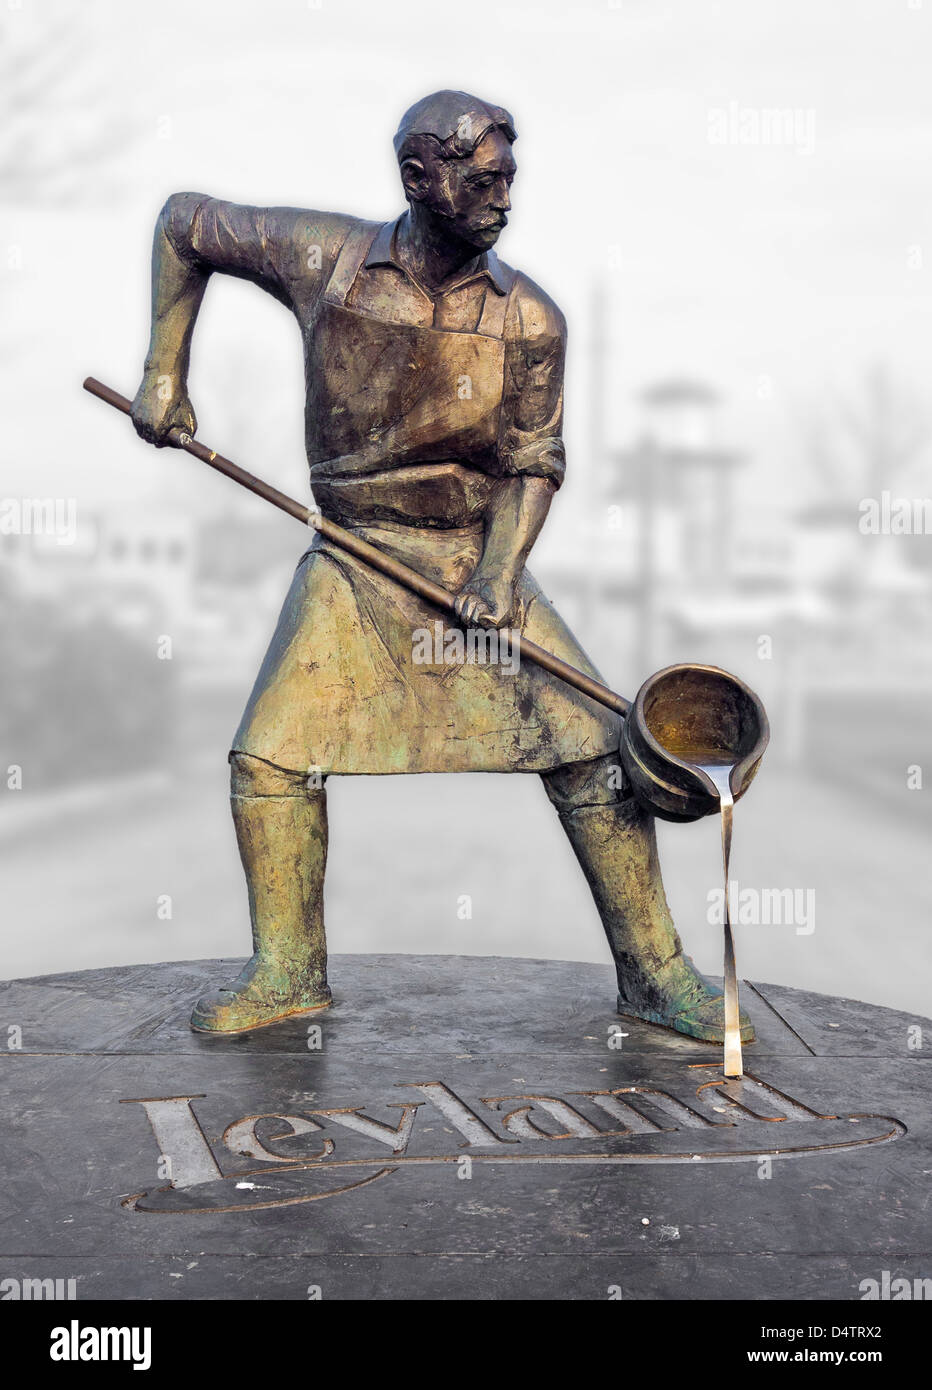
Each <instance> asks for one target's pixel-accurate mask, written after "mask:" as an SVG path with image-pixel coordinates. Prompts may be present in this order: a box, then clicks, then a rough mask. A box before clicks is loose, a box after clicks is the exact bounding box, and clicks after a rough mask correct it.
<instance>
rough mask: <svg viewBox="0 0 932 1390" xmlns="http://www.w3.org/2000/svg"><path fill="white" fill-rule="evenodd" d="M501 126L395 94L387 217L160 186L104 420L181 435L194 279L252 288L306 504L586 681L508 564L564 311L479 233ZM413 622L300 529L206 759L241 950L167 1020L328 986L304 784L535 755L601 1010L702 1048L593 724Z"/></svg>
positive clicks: (411, 600) (610, 752) (318, 795)
mask: <svg viewBox="0 0 932 1390" xmlns="http://www.w3.org/2000/svg"><path fill="white" fill-rule="evenodd" d="M514 140H515V129H514V123H513V121H512V118H511V116H510V115H509V113H508V112H507V111H505V110H504V109H503V108H501V107H498V106H492V105H490V104H488V103H486V102H484V101H480V100H479V99H478V98H476V97H473V96H469V95H467V94H465V93H463V92H451V91H445V92H437V93H435V94H433V95H432V96H429V97H426V98H425V99H424V100H423V101H420V102H418V103H417V104H416V105H415V106H413V107H411V109H410V110H409V111H408V112H406V114H405V115H404V117H403V118H402V121H401V125H400V127H399V130H398V133H397V135H396V136H395V151H396V154H397V157H398V162H399V166H400V171H401V179H402V185H403V188H404V193H405V197H406V199H407V202H408V210H407V212H405V213H404V214H403V215H402V216H401V217H400V218H398V220H397V221H395V222H390V223H386V224H378V223H375V222H365V221H361V220H360V219H358V218H355V217H348V216H343V215H341V214H336V213H321V212H312V211H306V210H303V209H297V208H257V207H248V206H242V205H239V204H235V203H229V202H223V201H220V200H218V199H214V198H210V197H206V196H204V195H203V194H198V193H179V194H175V195H173V196H172V197H171V198H169V199H168V202H167V203H166V204H165V207H164V208H163V210H162V213H161V215H160V217H159V220H158V224H157V227H156V232H155V243H154V248H153V301H152V337H151V342H150V346H149V352H148V356H147V358H146V364H145V373H144V376H143V380H142V383H141V385H140V387H139V390H138V392H137V395H136V398H135V400H134V402H133V406H132V415H133V421H134V424H135V426H136V429H137V431H138V433H139V434H140V435H141V436H142V437H143V438H144V439H147V440H149V441H150V442H153V443H155V444H159V445H164V444H166V443H170V442H172V441H171V440H170V439H169V433H170V431H172V430H173V429H175V430H177V429H179V428H180V429H181V430H183V431H185V432H186V433H188V434H191V435H193V434H194V432H195V430H196V420H195V416H194V411H193V408H192V406H191V402H190V400H189V399H188V394H187V384H186V383H187V372H188V360H189V353H190V345H191V335H192V332H193V328H194V323H195V320H196V317H197V312H198V308H199V306H200V302H201V297H202V295H203V293H204V288H205V285H206V283H207V280H208V277H209V276H210V274H211V273H212V272H213V271H216V270H219V271H224V272H226V273H227V274H231V275H238V276H241V277H243V278H246V279H249V280H253V281H254V282H255V283H257V284H258V285H260V286H261V287H262V288H263V289H266V290H268V291H269V292H270V293H271V294H273V295H275V297H276V298H277V299H279V300H280V301H281V302H282V303H283V304H285V305H286V306H287V307H288V308H290V309H291V310H292V311H293V312H294V314H295V315H296V317H297V319H298V322H299V324H300V326H301V332H302V336H303V340H304V353H305V368H306V381H307V409H306V431H305V433H306V445H307V455H308V462H309V464H310V473H311V483H312V486H313V490H314V495H315V499H316V501H317V503H318V505H319V507H320V509H321V511H322V513H323V514H324V516H325V517H329V518H332V519H333V520H334V521H337V522H339V523H341V524H342V525H343V526H344V527H346V528H348V529H349V530H350V531H352V532H353V533H354V534H356V535H358V536H360V537H363V538H364V539H366V540H368V541H371V542H372V543H373V544H375V545H377V546H378V547H379V548H380V549H381V550H382V551H384V552H386V553H388V554H389V555H392V556H394V557H396V558H397V559H399V560H401V561H403V562H405V563H406V564H408V565H409V566H410V567H411V568H413V569H415V570H417V571H419V572H420V573H422V574H424V575H426V576H428V577H430V578H432V579H433V580H434V581H435V582H437V583H440V584H442V585H443V586H444V587H445V588H447V589H452V590H454V591H456V592H457V593H458V599H457V605H456V607H457V613H458V616H459V618H460V621H461V622H462V624H463V625H464V626H466V627H472V628H482V629H485V630H487V631H491V632H502V631H503V630H506V629H508V628H509V627H515V628H518V629H519V630H520V632H521V633H522V635H524V636H526V637H527V638H529V639H531V640H533V641H534V642H537V643H539V644H540V645H541V646H543V647H545V648H548V649H549V650H550V651H551V652H554V653H556V654H557V656H559V657H562V658H563V659H565V660H566V661H569V662H570V663H572V664H573V665H575V666H576V667H580V668H582V670H583V671H585V672H587V673H590V674H591V675H592V676H593V677H594V678H596V679H599V677H598V672H597V671H596V670H595V668H594V667H593V666H592V663H591V662H590V661H589V660H588V658H587V657H586V655H585V654H584V653H583V652H582V650H581V649H580V647H579V645H578V643H577V642H576V640H575V639H574V637H573V635H572V633H571V632H570V631H569V630H568V628H567V627H566V626H565V624H564V623H563V622H562V621H561V619H560V617H559V615H558V614H557V613H556V611H555V610H554V609H553V607H552V606H551V605H550V603H549V602H548V601H547V599H546V598H545V597H544V595H543V594H542V593H541V590H540V588H539V587H538V585H537V584H536V583H535V581H534V579H533V578H532V577H531V575H530V574H529V573H528V571H527V570H526V569H525V562H526V560H527V557H528V554H529V552H530V550H531V547H532V546H533V544H534V541H535V539H536V538H537V536H538V534H539V532H540V529H541V527H542V526H543V524H544V521H545V520H546V517H547V513H548V511H549V508H550V503H551V501H552V499H553V495H554V493H555V492H556V491H557V489H558V488H559V487H560V484H561V482H562V479H563V474H564V467H565V458H564V448H563V442H562V439H561V425H562V414H563V365H564V355H565V346H566V326H565V322H564V319H563V315H562V314H561V313H560V311H559V309H558V308H557V306H556V305H555V304H554V303H553V301H552V300H550V299H549V298H548V297H547V295H546V294H545V293H544V292H543V291H542V290H541V289H540V288H539V287H538V286H537V285H535V284H534V283H533V281H531V280H530V279H528V277H527V276H525V275H522V274H521V273H520V272H519V271H515V270H513V269H511V267H509V266H507V265H505V264H504V262H502V261H499V260H498V258H497V257H496V255H495V252H494V250H493V249H492V248H493V247H494V245H495V243H496V242H497V240H498V238H499V235H500V233H501V231H502V229H503V228H504V226H505V224H506V221H507V213H508V210H509V208H510V206H511V200H510V189H511V183H512V180H513V178H514V174H515V161H514V154H513V149H512V147H513V144H514ZM435 620H436V613H435V612H433V611H432V610H431V608H430V607H429V605H427V604H425V603H424V602H422V601H421V600H420V599H418V598H416V597H414V596H413V595H412V594H410V593H409V592H407V591H406V590H404V589H402V588H401V587H400V586H399V585H398V584H397V583H395V582H393V581H392V580H391V579H390V578H388V577H386V576H385V575H382V574H379V573H377V572H375V571H374V570H372V569H370V568H369V567H367V566H366V565H365V564H364V563H362V562H361V561H359V560H358V559H356V558H354V557H353V556H352V555H349V554H347V553H346V551H345V550H340V549H339V548H338V547H336V546H333V545H330V544H328V542H327V541H326V540H325V539H323V538H322V537H321V536H320V535H317V536H315V539H314V543H313V544H312V545H311V547H310V549H309V550H308V551H307V552H306V554H305V555H304V556H303V557H302V559H301V561H300V563H299V565H298V568H297V571H296V574H295V578H294V581H293V583H292V586H291V590H290V592H289V594H288V596H287V598H286V600H285V604H284V608H283V609H282V613H281V617H280V619H279V622H278V626H277V629H276V631H275V634H274V636H273V638H272V642H271V645H270V647H269V650H268V653H267V654H266V657H265V660H264V662H263V665H262V668H261V670H260V672H259V676H258V678H257V681H256V684H255V687H254V689H253V692H252V695H251V697H250V699H249V702H248V704H247V707H246V711H245V713H244V715H243V718H242V721H241V723H240V727H239V729H238V730H237V733H236V736H235V738H234V740H233V748H232V751H231V753H230V763H231V769H232V808H233V818H234V823H235V826H236V833H237V839H238V843H239V849H240V855H241V858H242V861H243V867H244V870H245V873H246V881H247V886H248V891H249V905H250V913H251V918H252V930H253V946H254V955H253V957H252V959H251V960H250V961H249V963H248V964H247V966H246V967H245V969H244V970H243V972H242V974H241V975H240V976H239V978H238V979H237V980H236V981H235V982H233V983H232V984H230V985H228V986H226V987H224V988H221V989H220V990H218V991H217V992H215V993H212V994H208V995H206V996H205V997H204V998H202V999H201V1000H199V1002H198V1003H197V1005H196V1007H195V1010H194V1013H193V1015H192V1019H191V1024H192V1027H193V1028H195V1029H197V1030H199V1031H204V1032H242V1031H246V1030H248V1029H252V1028H259V1027H262V1026H263V1025H265V1024H269V1023H274V1022H276V1021H277V1020H279V1019H282V1018H285V1017H287V1016H289V1015H293V1014H301V1013H307V1012H310V1011H312V1010H315V1009H321V1008H325V1007H326V1006H327V1005H328V1004H329V1003H330V1002H331V996H330V990H329V988H328V984H327V951H326V941H325V935H324V922H323V912H322V902H323V884H324V869H325V864H326V856H327V811H326V790H325V786H324V782H325V779H326V777H327V776H329V775H330V774H341V773H369V774H371V773H392V772H395V773H401V772H538V773H540V774H541V775H542V778H543V781H544V786H545V788H546V791H547V794H548V796H549V797H550V800H551V801H552V802H553V804H554V806H555V807H556V809H557V812H558V815H559V818H560V822H561V824H562V825H563V827H564V829H565V830H566V833H567V835H568V836H569V839H570V843H571V844H572V846H573V849H574V851H575V853H576V856H577V858H578V860H579V862H580V864H581V865H582V868H583V871H584V873H585V875H586V878H587V880H588V882H589V884H590V887H591V889H592V892H593V895H594V897H595V901H596V904H597V906H598V909H599V913H600V915H601V919H602V922H603V925H604V928H605V932H606V935H607V937H608V941H609V945H610V947H611V950H612V955H613V957H614V959H615V963H616V966H617V973H618V989H619V994H618V1009H619V1011H620V1012H621V1013H623V1014H628V1015H632V1016H634V1017H637V1018H640V1019H644V1020H647V1021H649V1022H651V1023H658V1024H663V1025H665V1026H667V1027H670V1028H675V1029H677V1030H678V1031H680V1032H682V1033H686V1034H689V1035H690V1036H693V1037H696V1038H701V1039H705V1040H708V1041H721V1039H722V1038H723V1035H724V1018H723V1005H722V995H721V992H720V991H719V990H718V989H717V988H715V987H714V986H713V985H712V984H710V983H709V982H708V981H707V980H705V979H704V978H703V976H702V975H700V974H699V972H698V971H697V970H696V968H695V967H694V965H693V963H692V961H691V960H690V959H689V957H687V956H685V955H684V954H683V950H682V945H681V943H680V939H679V936H678V934H677V932H676V929H675V928H674V925H673V922H672V919H671V917H670V913H669V909H668V907H667V902H666V898H665V895H664V890H663V884H662V881H661V876H660V867H659V863H658V859H657V849H656V839H655V833H654V825H653V819H652V817H651V815H650V814H649V812H648V811H647V810H646V809H645V808H644V807H643V806H642V805H641V804H640V803H639V802H638V801H637V800H636V799H635V798H634V796H633V795H632V793H631V788H630V784H629V783H627V781H626V780H625V778H624V774H623V773H622V771H621V768H620V766H619V757H618V746H619V732H620V724H621V721H620V719H619V717H618V716H617V715H616V714H614V713H612V712H611V711H610V710H608V709H604V708H601V707H596V706H595V705H594V703H593V701H591V700H589V699H587V698H586V697H585V696H582V695H580V694H579V693H578V692H577V691H575V690H573V689H570V688H568V687H566V686H564V685H563V684H562V683H561V682H558V681H556V680H554V679H553V678H552V677H550V676H548V675H547V673H546V672H544V671H543V670H541V669H539V668H537V667H536V666H534V665H533V664H532V665H530V666H528V665H521V667H520V669H519V670H518V671H517V672H516V673H514V672H512V671H510V670H509V669H507V668H506V667H505V666H504V665H503V664H501V663H499V664H495V663H493V662H491V661H489V662H481V661H473V662H460V663H459V664H456V665H453V666H451V665H449V664H446V663H443V662H434V663H431V662H429V661H425V660H423V659H419V658H418V654H417V651H416V648H415V644H414V642H413V634H414V633H415V632H417V631H418V630H423V629H425V628H427V629H430V628H432V626H433V624H434V622H435ZM741 1037H742V1039H743V1040H745V1041H748V1040H750V1039H751V1038H752V1037H753V1031H752V1029H751V1025H750V1023H749V1022H748V1020H747V1019H746V1017H745V1016H744V1015H742V1017H741Z"/></svg>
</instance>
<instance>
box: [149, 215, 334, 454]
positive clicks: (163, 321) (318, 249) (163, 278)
mask: <svg viewBox="0 0 932 1390" xmlns="http://www.w3.org/2000/svg"><path fill="white" fill-rule="evenodd" d="M350 222H351V219H349V218H346V217H342V216H340V215H339V214H331V213H316V212H308V211H305V210H303V209H300V208H258V207H249V206H246V205H242V204H238V203H228V202H223V201H221V200H219V199H216V198H209V197H207V196H206V195H205V194H203V193H173V194H172V196H171V197H170V198H169V199H168V201H167V202H166V203H165V206H164V207H163V208H162V211H161V212H160V213H159V217H158V221H157V222H156V225H155V237H154V239H153V244H152V331H151V337H150V340H149V351H148V353H147V354H146V362H145V368H144V370H143V377H142V381H141V383H140V385H139V390H138V391H137V392H136V398H135V400H134V401H133V404H132V411H131V414H132V420H133V424H134V425H135V427H136V431H137V433H138V434H140V435H141V436H142V438H143V439H146V440H148V441H149V442H150V443H153V444H156V445H158V446H159V447H162V446H163V445H164V444H167V443H169V442H170V441H169V439H168V435H169V432H170V431H171V430H172V429H173V428H175V427H176V426H178V427H180V428H181V429H183V430H184V431H185V432H186V433H188V434H191V435H193V434H194V432H195V430H196V429H197V420H196V418H195V415H194V410H193V408H192V405H191V402H190V400H189V398H188V365H189V361H190V354H191V337H192V334H193V332H194V324H195V322H196V320H197V314H198V310H199V309H200V307H201V300H202V299H203V297H204V290H205V288H206V285H207V281H208V279H209V278H210V275H211V274H212V272H213V271H215V270H219V271H222V272H224V273H226V274H228V275H236V276H239V277H241V278H243V279H247V280H252V281H253V282H254V283H255V284H258V285H261V286H262V288H263V289H266V290H268V291H269V293H271V294H273V295H274V296H275V298H276V299H279V300H280V301H281V302H282V303H284V304H286V305H287V306H288V307H289V308H295V307H296V299H297V298H298V297H300V298H301V299H302V300H305V301H306V300H307V299H308V298H312V297H313V295H314V293H315V288H316V287H317V285H323V284H325V283H326V276H327V275H329V271H330V268H331V267H332V265H333V262H334V259H335V257H336V254H337V252H338V250H339V246H340V245H341V243H342V240H343V238H344V237H345V235H346V231H347V229H348V227H349V225H350Z"/></svg>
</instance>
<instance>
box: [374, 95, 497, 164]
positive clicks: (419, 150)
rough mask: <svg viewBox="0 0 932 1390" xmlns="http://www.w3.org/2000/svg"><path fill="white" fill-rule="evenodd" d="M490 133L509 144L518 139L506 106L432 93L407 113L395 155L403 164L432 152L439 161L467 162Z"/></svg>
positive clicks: (395, 142)
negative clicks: (465, 160) (502, 138)
mask: <svg viewBox="0 0 932 1390" xmlns="http://www.w3.org/2000/svg"><path fill="white" fill-rule="evenodd" d="M490 130H500V131H502V133H503V134H504V135H505V136H506V137H507V139H508V141H509V143H514V141H515V140H516V139H517V134H516V132H515V126H514V121H513V119H512V117H511V114H510V113H509V112H508V111H506V110H505V108H504V107H503V106H492V105H491V104H490V103H489V102H487V101H481V100H480V99H479V97H473V96H470V95H469V93H468V92H451V91H444V92H433V93H432V94H431V95H430V96H429V97H422V99H421V100H420V101H417V102H415V103H414V105H413V106H411V107H409V109H408V110H407V111H406V112H405V113H404V115H403V116H402V118H401V122H400V124H399V126H398V130H397V132H396V134H395V140H394V145H395V154H396V156H397V158H398V163H399V164H403V163H404V161H405V160H406V159H409V158H411V157H412V156H414V157H416V158H422V157H423V155H424V153H425V152H426V150H428V149H429V150H430V151H431V152H432V153H433V154H434V155H435V157H436V158H438V159H466V158H468V156H469V155H471V154H472V152H473V150H474V149H475V148H476V146H477V145H478V144H479V141H480V140H481V139H482V138H483V137H484V136H486V135H488V133H489V131H490Z"/></svg>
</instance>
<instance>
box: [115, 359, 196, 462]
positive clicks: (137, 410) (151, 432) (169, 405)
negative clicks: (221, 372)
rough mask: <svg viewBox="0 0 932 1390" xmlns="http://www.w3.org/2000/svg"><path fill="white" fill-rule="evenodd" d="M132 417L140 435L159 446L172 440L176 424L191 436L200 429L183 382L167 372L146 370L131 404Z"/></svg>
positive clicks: (168, 443) (163, 446)
mask: <svg viewBox="0 0 932 1390" xmlns="http://www.w3.org/2000/svg"><path fill="white" fill-rule="evenodd" d="M130 418H131V420H132V422H133V424H134V426H135V427H136V433H137V434H138V435H139V436H140V438H141V439H145V440H146V442H147V443H149V444H154V445H155V446H156V448H158V449H164V448H165V446H166V445H170V444H173V442H174V441H173V440H171V439H170V438H169V434H170V432H171V431H172V430H173V429H175V428H176V427H177V428H178V429H181V430H184V432H185V434H190V435H191V436H192V437H193V435H194V434H195V432H196V430H197V417H196V416H195V414H194V407H193V406H192V404H191V402H190V400H189V399H188V393H187V391H186V389H185V386H184V383H183V382H180V381H179V380H178V379H177V378H176V377H174V376H171V375H170V374H168V373H167V372H148V371H147V372H146V374H145V376H144V377H143V379H142V381H141V383H140V386H139V390H138V391H137V392H136V396H135V399H134V400H133V404H132V406H131V407H130Z"/></svg>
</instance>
